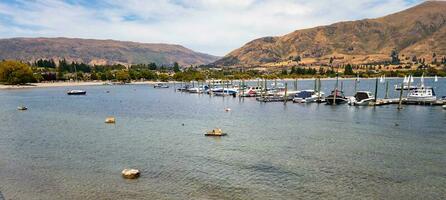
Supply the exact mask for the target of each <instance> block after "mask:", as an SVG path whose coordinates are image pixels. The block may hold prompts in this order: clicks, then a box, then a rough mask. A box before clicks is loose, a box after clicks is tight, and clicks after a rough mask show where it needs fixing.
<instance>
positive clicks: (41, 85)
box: [0, 81, 157, 90]
mask: <svg viewBox="0 0 446 200" xmlns="http://www.w3.org/2000/svg"><path fill="white" fill-rule="evenodd" d="M109 83H112V82H109V81H82V82H74V81H67V82H43V83H31V84H27V85H1V84H0V90H1V89H29V88H49V87H74V86H99V85H105V84H109ZM155 83H157V82H154V81H138V82H131V83H127V84H131V85H141V84H155Z"/></svg>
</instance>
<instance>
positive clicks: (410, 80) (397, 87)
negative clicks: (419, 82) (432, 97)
mask: <svg viewBox="0 0 446 200" xmlns="http://www.w3.org/2000/svg"><path fill="white" fill-rule="evenodd" d="M411 83H413V76H412V75H409V76H408V77H406V76H404V80H403V85H404V86H403V90H414V89H416V88H417V87H416V86H412V85H410V84H411ZM395 90H401V86H400V85H395Z"/></svg>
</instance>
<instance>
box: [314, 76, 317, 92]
mask: <svg viewBox="0 0 446 200" xmlns="http://www.w3.org/2000/svg"><path fill="white" fill-rule="evenodd" d="M316 91H317V79H314V92H316Z"/></svg>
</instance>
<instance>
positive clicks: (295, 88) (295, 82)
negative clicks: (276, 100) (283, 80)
mask: <svg viewBox="0 0 446 200" xmlns="http://www.w3.org/2000/svg"><path fill="white" fill-rule="evenodd" d="M294 90H295V91H297V78H296V79H294Z"/></svg>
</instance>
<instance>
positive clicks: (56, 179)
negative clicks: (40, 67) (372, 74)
mask: <svg viewBox="0 0 446 200" xmlns="http://www.w3.org/2000/svg"><path fill="white" fill-rule="evenodd" d="M391 81H392V82H391V84H390V86H391V89H390V91H391V94H390V95H391V96H394V97H396V96H397V93H396V92H394V91H393V85H394V83H396V81H397V80H391ZM398 81H401V80H398ZM352 83H353V82H352V81H344V88H345V91H346V94H347V95H351V94H352V93H353V84H352ZM374 83H375V80H362V81H361V83H360V85H359V88H360V89H361V90H371V91H373V90H374ZM253 84H255V83H253ZM322 84H323V89H324V91H325V92H326V93H328V92H329V90H331V89H332V88H333V85H334V81H323V82H322ZM427 85H431V86H434V87H436V91H437V95H438V96H443V95H446V80H445V79H441V80H440V81H439V82H437V83H433V82H432V80H427ZM289 86H290V87H291V88H292V87H293V84H292V83H291V82H290V83H289ZM81 88H82V89H86V90H87V91H88V94H87V95H86V96H67V95H66V94H65V92H66V91H67V90H69V89H73V88H41V89H22V90H2V91H0V191H1V193H2V194H3V196H4V197H5V198H6V199H444V197H445V196H446V189H445V188H446V170H445V169H446V168H445V166H446V129H445V125H444V124H445V122H446V110H443V109H442V108H441V107H424V106H406V107H404V109H403V110H401V111H397V109H396V106H395V105H389V106H382V107H376V108H373V107H349V106H347V105H345V106H344V105H343V106H327V105H323V104H321V105H318V104H308V105H302V104H292V103H288V104H286V105H284V104H283V103H266V104H265V103H259V102H256V101H255V99H244V100H240V99H239V98H232V97H230V98H228V97H225V98H221V97H212V98H211V97H209V96H206V95H194V94H185V93H176V92H174V91H173V89H172V88H171V89H153V88H152V87H151V86H147V85H128V86H94V87H81ZM298 88H299V89H312V88H313V81H311V80H309V81H299V83H298ZM380 89H381V91H382V92H380V93H379V96H384V84H380ZM106 91H110V93H106ZM21 104H24V105H26V106H28V107H29V110H28V111H25V112H19V111H17V110H16V108H17V106H18V105H21ZM225 107H230V108H231V109H232V111H231V112H224V108H225ZM107 116H115V117H116V119H117V123H116V124H115V125H110V124H105V123H104V120H105V118H106V117H107ZM182 124H184V126H183V125H182ZM215 127H220V128H222V129H223V130H224V131H225V132H227V133H228V134H229V135H228V136H227V137H224V138H207V137H204V136H203V134H204V133H205V131H207V130H210V129H212V128H215ZM128 167H132V168H137V169H140V170H141V171H142V175H141V177H140V178H139V179H137V180H125V179H123V178H122V177H121V175H120V172H121V170H122V169H124V168H128Z"/></svg>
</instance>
